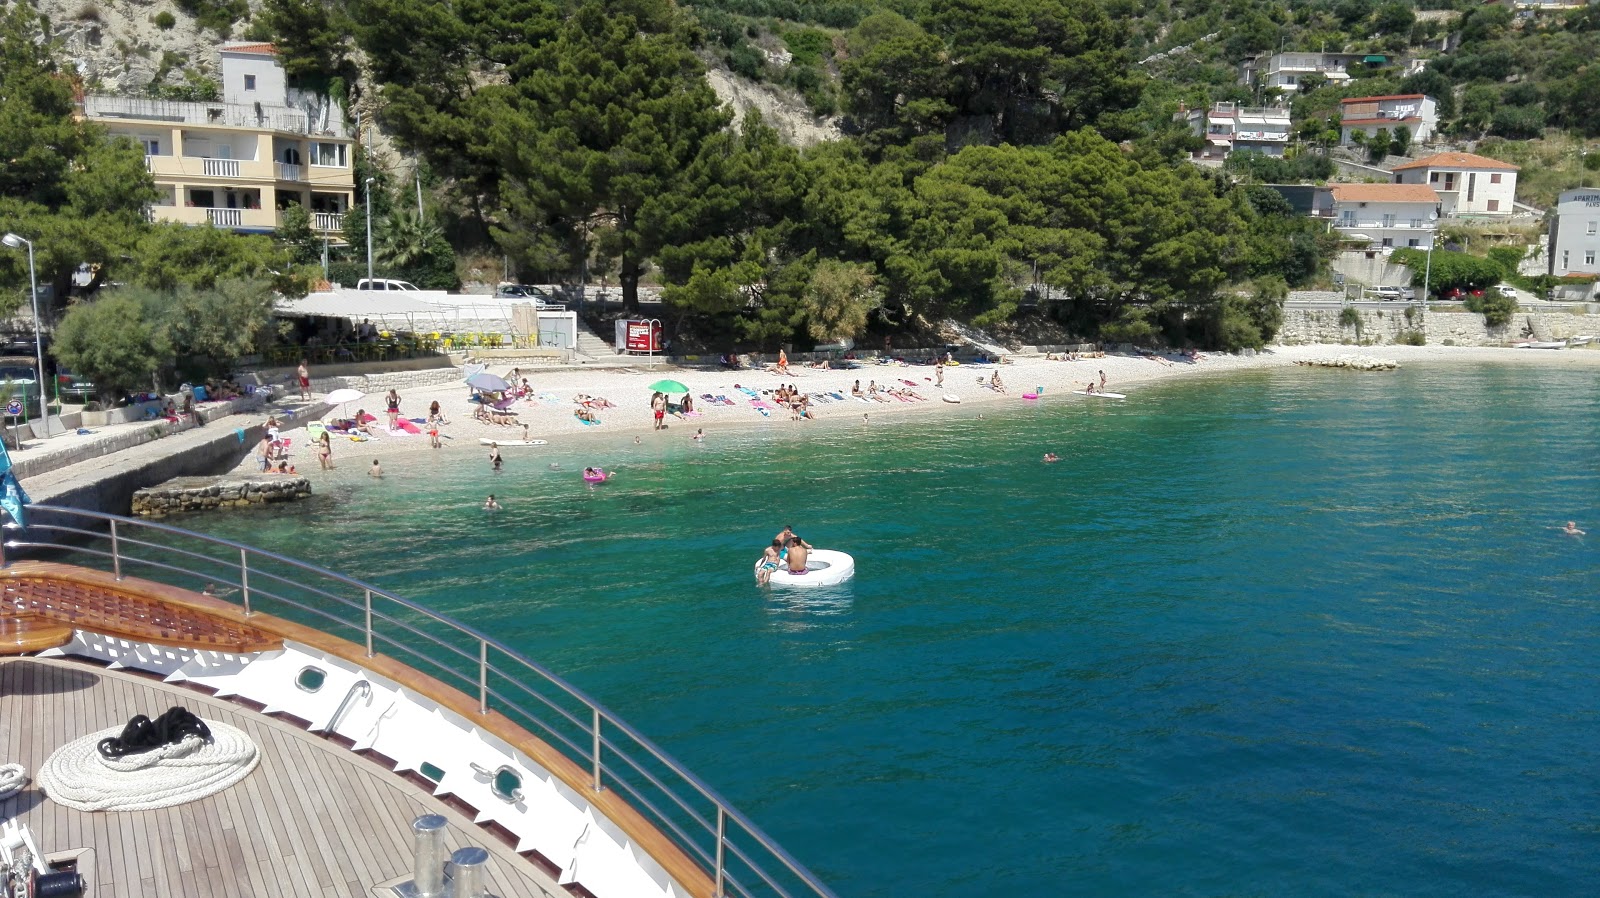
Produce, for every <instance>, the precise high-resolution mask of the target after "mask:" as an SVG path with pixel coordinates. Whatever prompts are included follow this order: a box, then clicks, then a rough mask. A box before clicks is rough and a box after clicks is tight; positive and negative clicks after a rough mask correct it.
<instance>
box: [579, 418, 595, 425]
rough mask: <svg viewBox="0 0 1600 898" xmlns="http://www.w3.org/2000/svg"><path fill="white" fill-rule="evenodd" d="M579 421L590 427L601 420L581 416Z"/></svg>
mask: <svg viewBox="0 0 1600 898" xmlns="http://www.w3.org/2000/svg"><path fill="white" fill-rule="evenodd" d="M578 423H579V424H582V425H584V426H585V427H590V426H593V425H595V424H599V423H600V422H599V421H590V420H589V419H588V418H579V419H578Z"/></svg>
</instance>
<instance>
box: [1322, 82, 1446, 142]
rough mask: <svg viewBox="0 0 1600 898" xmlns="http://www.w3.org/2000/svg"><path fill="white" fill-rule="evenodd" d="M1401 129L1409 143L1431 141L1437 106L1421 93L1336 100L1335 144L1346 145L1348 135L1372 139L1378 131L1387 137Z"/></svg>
mask: <svg viewBox="0 0 1600 898" xmlns="http://www.w3.org/2000/svg"><path fill="white" fill-rule="evenodd" d="M1402 126H1403V127H1405V128H1406V129H1407V130H1408V131H1410V133H1411V141H1412V143H1417V144H1422V143H1427V142H1428V141H1430V140H1432V139H1433V134H1434V132H1435V131H1437V130H1438V129H1439V104H1438V103H1437V102H1435V101H1434V99H1433V98H1432V97H1428V96H1424V95H1422V94H1397V95H1394V96H1387V97H1352V98H1351V99H1348V100H1340V101H1339V145H1340V146H1343V147H1347V146H1350V145H1351V144H1352V143H1353V141H1352V140H1351V139H1350V137H1351V135H1352V134H1355V133H1356V132H1360V133H1362V134H1365V135H1366V136H1367V137H1376V136H1377V134H1378V132H1379V131H1387V132H1389V133H1390V134H1393V133H1394V132H1395V129H1397V128H1400V127H1402Z"/></svg>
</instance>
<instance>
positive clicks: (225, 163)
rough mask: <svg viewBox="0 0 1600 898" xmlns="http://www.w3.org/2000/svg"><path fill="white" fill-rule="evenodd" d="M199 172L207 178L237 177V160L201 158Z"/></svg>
mask: <svg viewBox="0 0 1600 898" xmlns="http://www.w3.org/2000/svg"><path fill="white" fill-rule="evenodd" d="M200 173H201V174H203V175H205V176H206V177H208V178H237V177H239V160H237V159H201V160H200Z"/></svg>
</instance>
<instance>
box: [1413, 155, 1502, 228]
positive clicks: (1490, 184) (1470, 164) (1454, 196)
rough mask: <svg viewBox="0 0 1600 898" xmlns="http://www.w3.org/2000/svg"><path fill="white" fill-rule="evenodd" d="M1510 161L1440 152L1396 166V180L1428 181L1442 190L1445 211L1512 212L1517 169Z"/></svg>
mask: <svg viewBox="0 0 1600 898" xmlns="http://www.w3.org/2000/svg"><path fill="white" fill-rule="evenodd" d="M1519 171H1521V169H1520V168H1518V167H1517V166H1515V165H1512V164H1511V163H1509V162H1501V161H1500V160H1498V159H1490V158H1489V157H1487V156H1477V155H1474V154H1472V153H1436V154H1434V155H1432V156H1427V157H1424V158H1422V159H1418V160H1417V161H1415V162H1407V163H1406V164H1404V165H1397V166H1395V167H1394V169H1393V172H1394V182H1395V183H1396V184H1424V185H1427V186H1428V187H1431V188H1433V189H1434V190H1436V191H1438V193H1439V203H1440V208H1441V211H1442V214H1444V215H1453V216H1459V215H1484V216H1506V215H1510V214H1511V213H1512V212H1513V211H1514V209H1515V205H1516V201H1517V172H1519Z"/></svg>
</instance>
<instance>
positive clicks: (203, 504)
mask: <svg viewBox="0 0 1600 898" xmlns="http://www.w3.org/2000/svg"><path fill="white" fill-rule="evenodd" d="M310 495H311V481H309V480H307V479H306V478H304V477H297V476H293V475H288V476H286V475H281V474H280V475H263V476H261V477H252V478H248V479H239V478H232V477H229V478H216V477H179V478H177V479H175V480H169V481H167V482H166V483H163V484H161V485H160V486H156V487H150V488H149V489H142V490H139V491H137V492H135V493H134V494H133V513H134V514H135V515H137V516H139V517H149V518H159V517H163V516H165V515H169V514H176V513H179V512H188V511H208V510H210V509H214V508H243V507H245V506H247V505H265V504H266V503H268V502H291V501H294V500H295V499H304V498H307V497H308V496H310Z"/></svg>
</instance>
